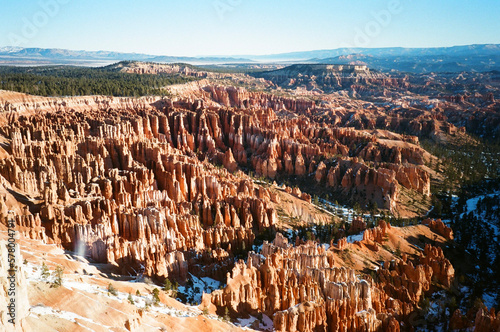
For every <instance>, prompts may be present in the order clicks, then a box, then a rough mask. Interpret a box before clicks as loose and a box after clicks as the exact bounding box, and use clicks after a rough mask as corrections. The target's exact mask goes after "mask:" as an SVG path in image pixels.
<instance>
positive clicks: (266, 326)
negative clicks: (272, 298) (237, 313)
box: [234, 314, 274, 331]
mask: <svg viewBox="0 0 500 332" xmlns="http://www.w3.org/2000/svg"><path fill="white" fill-rule="evenodd" d="M255 321H258V322H259V326H258V329H260V330H264V331H273V327H274V325H273V320H272V319H271V318H269V316H267V315H264V314H263V315H262V321H259V320H258V319H257V318H256V317H254V316H250V317H249V318H238V320H237V322H236V323H235V324H234V325H236V326H240V327H242V328H243V329H246V328H251V327H252V325H253V324H256V323H255ZM255 327H256V326H255ZM256 328H257V327H256Z"/></svg>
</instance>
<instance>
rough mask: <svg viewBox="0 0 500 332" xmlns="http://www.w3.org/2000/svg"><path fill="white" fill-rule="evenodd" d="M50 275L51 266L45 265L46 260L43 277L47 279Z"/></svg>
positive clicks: (43, 265) (43, 266)
mask: <svg viewBox="0 0 500 332" xmlns="http://www.w3.org/2000/svg"><path fill="white" fill-rule="evenodd" d="M49 276H50V272H49V268H48V267H47V265H45V262H44V263H43V264H42V278H43V279H47V278H48V277H49Z"/></svg>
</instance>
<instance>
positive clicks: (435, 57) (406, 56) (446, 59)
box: [0, 44, 500, 73]
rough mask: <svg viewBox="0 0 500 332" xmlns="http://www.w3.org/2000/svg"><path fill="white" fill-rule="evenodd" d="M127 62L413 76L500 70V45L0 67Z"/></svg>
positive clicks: (69, 56)
mask: <svg viewBox="0 0 500 332" xmlns="http://www.w3.org/2000/svg"><path fill="white" fill-rule="evenodd" d="M122 60H135V61H149V62H160V63H176V62H184V63H190V64H195V65H200V64H226V63H240V64H241V63H256V62H257V63H276V62H283V63H299V62H300V63H327V64H366V65H367V66H369V67H370V68H372V69H377V70H382V71H391V70H397V71H403V72H413V73H426V72H433V71H435V72H455V71H478V72H481V71H490V70H500V44H482V45H467V46H453V47H436V48H403V47H386V48H338V49H332V50H316V51H306V52H292V53H281V54H270V55H243V56H211V57H182V56H158V55H148V54H140V53H118V52H108V51H97V52H89V51H71V50H64V49H44V48H18V47H3V48H0V65H18V66H30V65H55V64H71V65H87V66H100V65H107V64H111V63H113V62H117V61H122Z"/></svg>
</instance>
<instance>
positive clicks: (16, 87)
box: [0, 66, 195, 97]
mask: <svg viewBox="0 0 500 332" xmlns="http://www.w3.org/2000/svg"><path fill="white" fill-rule="evenodd" d="M193 80H195V78H192V77H186V76H182V75H180V74H159V75H149V74H131V73H122V72H117V71H112V70H110V69H108V68H106V67H104V68H82V67H69V66H51V67H0V89H3V90H11V91H16V92H22V93H28V94H32V95H38V96H51V97H61V96H87V95H107V96H116V97H138V96H146V95H166V91H165V90H164V89H162V88H163V87H165V86H168V85H172V84H180V83H186V82H190V81H193Z"/></svg>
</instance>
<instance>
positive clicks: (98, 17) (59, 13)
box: [0, 0, 500, 56]
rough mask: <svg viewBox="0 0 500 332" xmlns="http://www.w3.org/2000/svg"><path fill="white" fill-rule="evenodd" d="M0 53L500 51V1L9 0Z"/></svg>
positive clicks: (2, 17) (0, 24)
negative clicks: (5, 49) (494, 47)
mask: <svg viewBox="0 0 500 332" xmlns="http://www.w3.org/2000/svg"><path fill="white" fill-rule="evenodd" d="M1 4H2V6H1V7H2V9H1V14H0V47H2V46H20V47H41V48H63V49H70V50H87V51H99V50H107V51H116V52H136V53H146V54H154V55H177V56H200V55H205V56H206V55H264V54H275V53H284V52H294V51H308V50H321V49H334V48H340V47H445V46H455V45H468V44H489V43H495V44H496V43H500V19H498V18H499V17H500V3H499V1H498V0H475V1H474V0H437V1H436V0H433V1H431V0H343V1H339V0H309V1H307V0H182V1H169V0H144V1H137V0H135V1H130V0H22V1H6V0H2V1H1Z"/></svg>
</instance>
